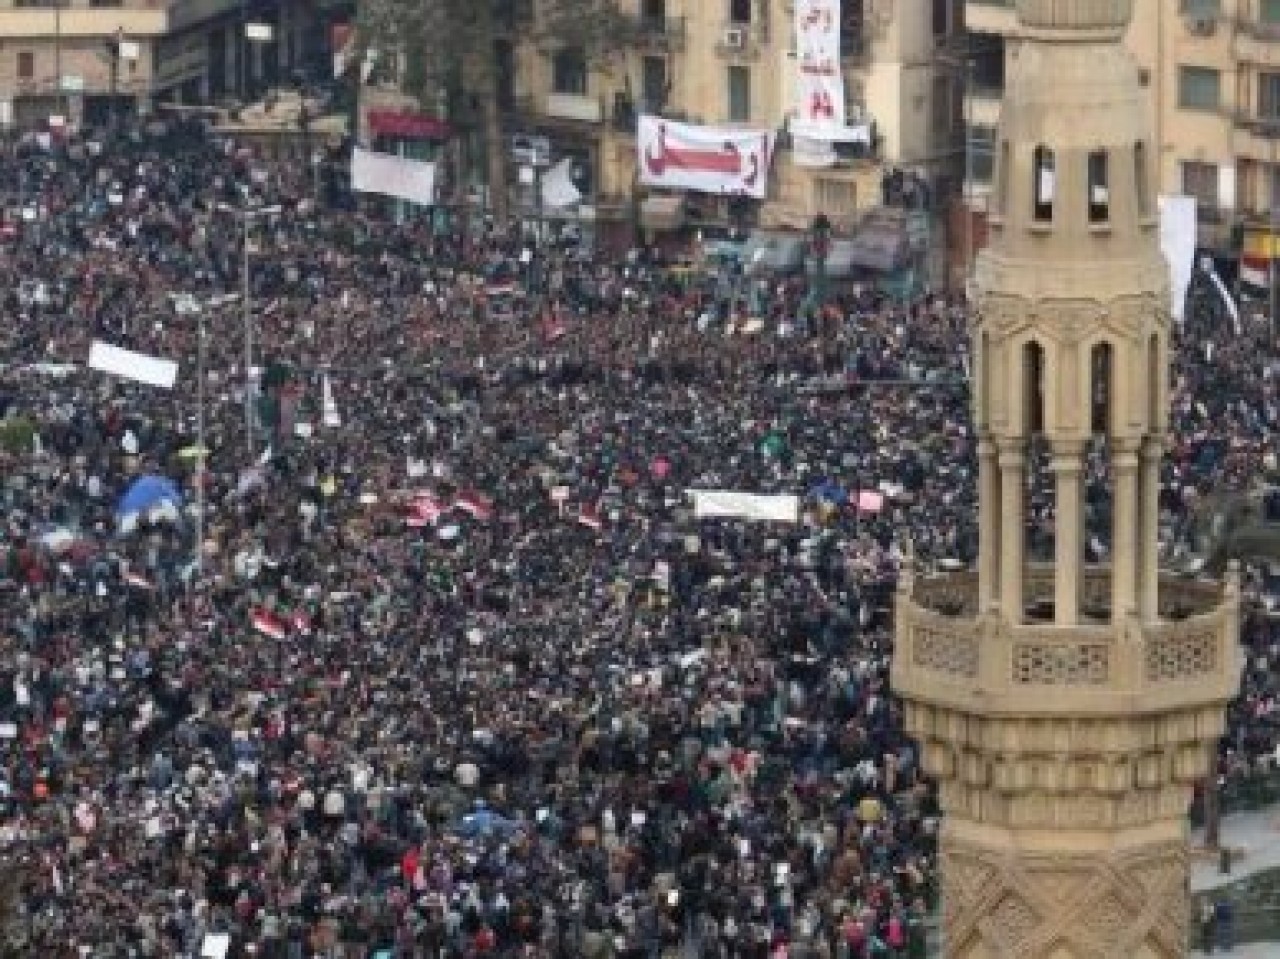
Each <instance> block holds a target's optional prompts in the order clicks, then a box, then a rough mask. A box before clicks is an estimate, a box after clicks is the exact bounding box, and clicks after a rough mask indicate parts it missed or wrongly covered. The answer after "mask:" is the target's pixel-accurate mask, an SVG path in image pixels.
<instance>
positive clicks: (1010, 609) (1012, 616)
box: [1000, 442, 1027, 623]
mask: <svg viewBox="0 0 1280 959" xmlns="http://www.w3.org/2000/svg"><path fill="white" fill-rule="evenodd" d="M1025 470H1026V454H1025V453H1024V452H1023V449H1022V445H1021V444H1020V443H1018V442H1013V443H1001V444H1000V608H1001V611H1002V612H1003V614H1004V618H1005V619H1006V620H1007V621H1008V622H1010V623H1020V622H1022V617H1023V604H1024V599H1023V591H1022V577H1023V560H1024V553H1025V552H1026V535H1027V532H1026V529H1025V528H1024V526H1025V519H1024V517H1025V515H1026V498H1027V491H1026V473H1025Z"/></svg>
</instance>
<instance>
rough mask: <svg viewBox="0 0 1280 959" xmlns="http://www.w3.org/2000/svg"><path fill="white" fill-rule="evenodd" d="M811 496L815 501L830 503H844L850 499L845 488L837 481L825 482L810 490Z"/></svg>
mask: <svg viewBox="0 0 1280 959" xmlns="http://www.w3.org/2000/svg"><path fill="white" fill-rule="evenodd" d="M809 495H810V496H811V497H813V498H814V499H818V500H824V501H825V502H828V503H843V502H844V501H845V500H846V499H848V494H847V493H846V492H845V491H844V488H843V487H842V486H841V485H840V484H839V483H837V482H836V481H835V480H830V479H828V480H823V481H822V482H821V483H818V484H816V485H815V486H813V487H812V488H811V489H810V490H809Z"/></svg>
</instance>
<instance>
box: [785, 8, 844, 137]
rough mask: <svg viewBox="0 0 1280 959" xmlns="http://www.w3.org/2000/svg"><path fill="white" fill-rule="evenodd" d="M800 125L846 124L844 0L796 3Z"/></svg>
mask: <svg viewBox="0 0 1280 959" xmlns="http://www.w3.org/2000/svg"><path fill="white" fill-rule="evenodd" d="M795 9H796V72H797V74H798V75H797V77H796V96H797V97H798V100H799V102H798V103H797V104H796V123H797V125H798V126H799V127H801V128H804V129H806V130H821V129H832V130H839V129H841V128H843V127H844V124H845V107H844V76H843V74H842V73H841V72H840V0H796V7H795Z"/></svg>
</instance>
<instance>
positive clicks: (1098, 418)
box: [1089, 342, 1115, 437]
mask: <svg viewBox="0 0 1280 959" xmlns="http://www.w3.org/2000/svg"><path fill="white" fill-rule="evenodd" d="M1114 353H1115V351H1114V350H1113V349H1112V348H1111V344H1110V343H1107V342H1102V343H1098V344H1097V345H1095V346H1094V347H1093V349H1092V350H1090V351H1089V430H1090V432H1092V433H1094V434H1095V435H1102V436H1104V437H1105V436H1107V435H1109V434H1110V432H1111V423H1112V406H1113V403H1114V399H1115V395H1114V390H1113V387H1114V384H1113V383H1112V361H1113V357H1114Z"/></svg>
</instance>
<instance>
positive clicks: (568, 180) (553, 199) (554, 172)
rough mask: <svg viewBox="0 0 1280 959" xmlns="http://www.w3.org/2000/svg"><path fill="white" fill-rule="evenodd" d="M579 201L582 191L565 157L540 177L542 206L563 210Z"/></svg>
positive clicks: (569, 161)
mask: <svg viewBox="0 0 1280 959" xmlns="http://www.w3.org/2000/svg"><path fill="white" fill-rule="evenodd" d="M581 200H582V191H581V190H579V189H578V185H577V184H576V183H574V182H573V158H572V157H565V158H564V159H563V160H561V161H560V162H559V163H557V164H556V165H555V166H553V167H552V168H551V169H550V170H548V171H547V172H546V173H544V174H543V175H542V205H543V206H544V207H546V208H547V209H549V210H563V209H564V208H565V207H570V206H575V205H576V204H578V203H579V202H581ZM522 255H523V254H522Z"/></svg>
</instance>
